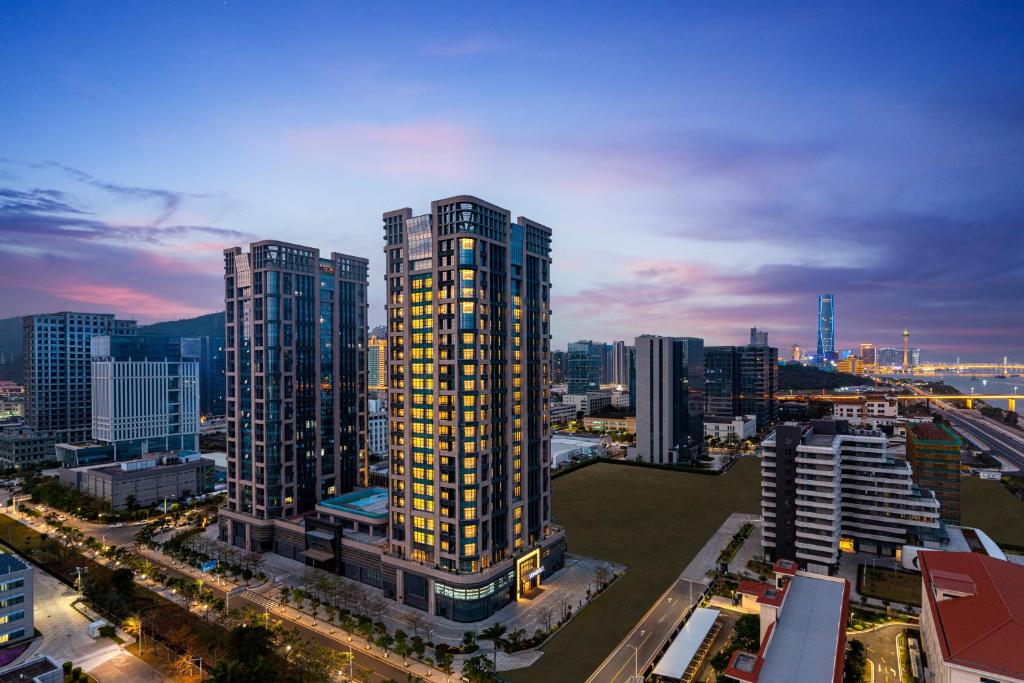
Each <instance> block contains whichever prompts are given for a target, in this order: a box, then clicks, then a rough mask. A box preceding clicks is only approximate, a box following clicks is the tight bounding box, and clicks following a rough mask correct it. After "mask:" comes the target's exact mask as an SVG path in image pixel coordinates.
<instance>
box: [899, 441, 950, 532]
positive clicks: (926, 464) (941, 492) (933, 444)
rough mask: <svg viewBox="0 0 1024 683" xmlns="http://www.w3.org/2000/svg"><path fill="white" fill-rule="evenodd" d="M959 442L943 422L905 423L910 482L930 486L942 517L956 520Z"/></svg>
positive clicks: (947, 519)
mask: <svg viewBox="0 0 1024 683" xmlns="http://www.w3.org/2000/svg"><path fill="white" fill-rule="evenodd" d="M962 448H963V442H962V441H961V440H960V437H959V436H957V435H956V433H954V432H953V430H952V429H950V428H949V427H947V426H946V425H943V424H931V423H927V422H922V423H918V424H910V425H908V426H907V460H909V461H910V467H911V468H912V469H913V471H914V482H915V483H916V484H917V485H918V486H920V487H921V488H925V489H931V490H932V491H934V492H935V497H936V498H938V499H939V505H940V506H941V510H942V519H943V520H945V521H946V522H949V523H951V524H959V523H960V451H961V450H962Z"/></svg>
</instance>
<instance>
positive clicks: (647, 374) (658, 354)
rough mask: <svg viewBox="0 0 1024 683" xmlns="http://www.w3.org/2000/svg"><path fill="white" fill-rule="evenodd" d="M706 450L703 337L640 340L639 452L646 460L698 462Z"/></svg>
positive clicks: (638, 389)
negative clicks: (704, 449)
mask: <svg viewBox="0 0 1024 683" xmlns="http://www.w3.org/2000/svg"><path fill="white" fill-rule="evenodd" d="M703 448H704V340H703V339H696V338H693V337H658V336H654V335H643V336H640V337H637V338H636V450H637V456H638V458H639V459H640V460H642V461H643V462H652V463H679V462H693V461H695V460H696V459H697V458H698V457H700V455H701V453H702V452H703Z"/></svg>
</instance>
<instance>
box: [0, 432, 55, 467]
mask: <svg viewBox="0 0 1024 683" xmlns="http://www.w3.org/2000/svg"><path fill="white" fill-rule="evenodd" d="M55 440H56V436H55V435H54V434H53V433H51V432H40V431H37V430H35V429H32V428H31V427H26V426H24V425H18V424H16V425H7V426H4V427H2V428H0V467H3V468H9V467H17V468H18V469H23V468H26V467H31V466H33V465H37V464H39V463H41V462H45V461H47V460H54V459H55V458H56V455H55V451H54V441H55Z"/></svg>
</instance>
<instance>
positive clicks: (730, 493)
mask: <svg viewBox="0 0 1024 683" xmlns="http://www.w3.org/2000/svg"><path fill="white" fill-rule="evenodd" d="M760 481H761V470H760V461H759V460H757V459H755V458H743V459H741V460H740V461H739V462H737V463H736V465H735V466H734V467H733V468H732V470H731V471H730V472H729V473H728V474H726V475H724V476H721V477H709V476H705V475H700V474H687V473H679V472H668V471H664V470H656V469H645V468H640V467H626V466H623V465H611V464H605V463H601V464H597V465H592V466H590V467H585V468H583V469H581V470H579V471H577V472H573V473H571V474H568V475H565V476H562V477H559V478H557V479H555V480H554V495H553V496H552V501H553V505H554V515H555V522H556V523H557V524H560V525H562V526H563V527H565V533H566V537H567V539H568V543H569V551H570V552H573V553H577V554H580V555H587V556H590V557H598V558H602V559H606V560H614V561H616V562H619V563H622V564H625V565H626V566H627V567H628V570H627V572H626V574H625V576H623V578H622V579H620V580H619V581H616V582H615V583H614V584H613V585H612V586H611V587H610V588H609V589H608V590H607V591H606V592H605V593H603V594H602V595H601V596H600V597H599V598H598V599H597V600H596V601H594V603H593V604H591V605H590V606H589V607H587V608H586V609H584V610H583V611H582V612H581V613H580V614H579V616H578V617H576V618H575V619H574V620H573V621H572V623H571V624H569V625H568V626H567V627H566V628H565V629H564V630H562V631H561V632H559V633H558V634H557V635H555V637H554V638H552V640H551V641H550V642H549V643H548V644H547V645H545V646H544V656H543V657H541V658H540V660H539V661H538V662H537V663H536V664H534V665H533V666H531V667H529V668H527V669H517V670H514V671H507V672H503V673H502V676H503V677H504V678H507V679H509V680H511V681H514V682H518V681H522V682H526V681H530V682H533V681H558V682H569V683H571V682H573V681H584V680H586V678H587V676H589V675H590V674H591V673H592V672H593V671H594V669H596V668H597V667H598V665H599V664H600V663H601V662H602V661H603V660H604V658H605V657H606V656H607V655H608V654H609V653H610V652H611V651H612V649H613V648H614V647H615V646H616V645H617V644H618V643H619V641H621V640H622V638H623V637H625V635H626V634H627V633H628V632H629V630H630V629H631V628H633V625H634V624H636V622H637V621H639V620H640V617H641V616H643V614H644V612H646V611H647V609H648V608H649V607H650V606H651V604H653V603H654V601H655V600H656V599H657V598H658V596H659V595H661V594H662V593H663V592H664V591H665V589H666V588H668V586H669V584H670V583H671V582H672V581H673V580H674V579H675V578H676V577H678V576H679V574H680V573H681V572H682V571H683V569H684V568H685V567H686V565H687V564H689V562H690V560H691V559H693V557H694V555H696V554H697V551H699V550H700V548H701V547H702V546H703V545H704V543H705V542H706V541H707V540H708V538H710V536H711V534H713V533H714V532H715V530H716V529H718V527H719V526H721V524H722V522H723V521H725V519H726V518H727V517H728V516H729V515H730V514H731V513H733V512H749V513H756V512H759V511H760V500H761V492H760Z"/></svg>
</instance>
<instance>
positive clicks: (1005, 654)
mask: <svg viewBox="0 0 1024 683" xmlns="http://www.w3.org/2000/svg"><path fill="white" fill-rule="evenodd" d="M918 562H919V564H920V567H921V579H922V581H924V585H925V587H926V590H925V594H926V595H927V598H928V605H927V609H929V610H930V611H931V614H932V619H933V621H934V623H935V630H936V634H937V635H938V640H939V645H940V647H941V648H942V658H943V659H944V660H945V661H947V662H951V663H954V664H959V665H961V666H966V667H970V668H973V669H978V670H981V671H987V672H989V673H993V674H997V675H1001V676H1012V677H1014V678H1024V656H1022V655H1021V649H1020V644H1021V643H1024V566H1021V565H1017V564H1014V563H1012V562H1006V561H1004V560H998V559H995V558H993V557H989V556H987V555H982V554H980V553H969V552H967V553H964V552H961V553H952V552H936V551H921V552H919V553H918ZM942 592H947V593H958V594H959V595H956V596H950V595H948V594H943V593H942Z"/></svg>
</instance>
